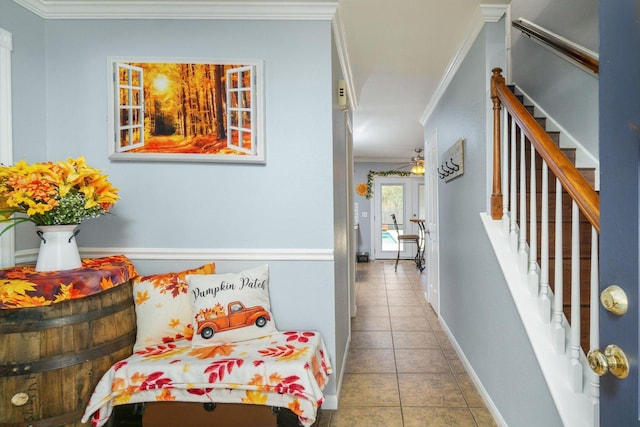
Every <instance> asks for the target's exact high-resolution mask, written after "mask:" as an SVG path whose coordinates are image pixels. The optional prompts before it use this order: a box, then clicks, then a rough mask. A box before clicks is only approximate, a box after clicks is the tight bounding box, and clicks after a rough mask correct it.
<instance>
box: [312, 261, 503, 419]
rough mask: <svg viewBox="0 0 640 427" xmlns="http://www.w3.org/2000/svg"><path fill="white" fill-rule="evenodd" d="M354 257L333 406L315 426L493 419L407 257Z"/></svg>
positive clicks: (321, 416)
mask: <svg viewBox="0 0 640 427" xmlns="http://www.w3.org/2000/svg"><path fill="white" fill-rule="evenodd" d="M394 263H395V260H394V261H370V262H368V263H358V264H357V277H356V281H357V282H358V284H359V291H358V295H357V306H358V310H357V316H356V317H355V318H353V319H352V323H351V347H350V351H349V356H348V360H347V366H346V371H345V375H344V380H343V385H342V392H341V395H340V402H339V409H338V410H337V411H329V410H321V411H320V417H319V420H318V425H319V427H360V426H362V427H376V426H381V427H427V426H429V427H431V426H438V427H440V426H446V427H454V426H464V427H489V426H496V424H495V422H494V420H493V418H492V416H491V414H490V412H489V411H488V410H487V408H486V406H485V404H484V402H483V400H482V398H481V397H480V395H479V394H478V392H477V391H476V389H475V387H474V385H473V382H472V381H471V379H470V378H469V376H468V374H467V373H466V371H465V369H464V366H463V365H462V363H461V362H460V360H459V358H458V356H457V354H456V352H455V350H454V349H453V347H452V346H451V343H450V342H449V340H448V338H447V335H446V333H445V332H444V331H443V330H442V328H441V326H440V324H439V322H438V319H437V316H436V314H435V312H434V311H433V309H432V308H431V306H430V305H429V304H428V303H427V302H426V300H425V298H424V296H423V295H424V294H423V282H424V281H425V280H426V278H425V274H424V273H423V274H420V272H419V271H418V270H417V269H416V268H415V264H413V263H412V262H410V261H401V262H400V265H398V272H397V273H396V272H394Z"/></svg>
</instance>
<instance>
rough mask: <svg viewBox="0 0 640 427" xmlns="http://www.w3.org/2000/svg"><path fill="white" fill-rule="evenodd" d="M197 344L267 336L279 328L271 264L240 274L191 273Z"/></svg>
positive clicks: (205, 344) (193, 344)
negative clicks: (273, 304)
mask: <svg viewBox="0 0 640 427" xmlns="http://www.w3.org/2000/svg"><path fill="white" fill-rule="evenodd" d="M187 283H188V284H189V295H190V297H191V302H192V304H193V340H192V341H191V345H192V346H194V347H204V346H210V345H220V344H225V343H228V342H237V341H245V340H250V339H254V338H260V337H264V336H266V335H271V334H274V333H276V332H278V331H277V330H276V325H275V321H274V319H273V315H272V314H271V304H270V303H269V266H268V265H266V264H265V265H262V266H260V267H256V268H253V269H249V270H245V271H242V272H240V273H238V274H215V275H200V276H196V275H188V276H187Z"/></svg>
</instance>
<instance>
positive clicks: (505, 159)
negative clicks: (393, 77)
mask: <svg viewBox="0 0 640 427" xmlns="http://www.w3.org/2000/svg"><path fill="white" fill-rule="evenodd" d="M500 72H501V70H500V69H494V70H493V76H492V78H491V99H492V102H493V112H494V132H493V135H494V143H493V149H494V153H493V163H494V171H493V191H492V195H491V218H492V220H493V221H491V222H492V223H493V225H492V224H489V223H488V222H489V221H485V227H486V229H487V232H488V233H489V235H490V236H489V237H490V239H491V241H492V245H493V246H494V250H495V251H496V254H497V256H498V260H499V262H500V264H501V266H502V269H503V271H504V272H505V278H506V279H507V283H508V284H509V288H510V290H511V293H512V295H513V297H514V302H515V303H516V306H517V308H518V310H519V312H520V314H521V317H522V321H523V323H524V325H525V329H526V330H527V333H528V334H529V338H530V340H531V343H532V346H533V348H534V351H535V353H536V357H537V358H538V361H539V363H540V366H541V369H542V372H543V375H544V376H545V379H546V381H547V384H548V386H549V389H550V391H551V394H552V395H553V397H554V401H555V402H556V405H557V408H558V412H559V413H560V416H561V418H562V420H563V423H564V425H565V426H595V425H598V414H599V377H598V376H596V375H595V374H593V373H592V371H591V370H590V368H589V366H588V363H587V358H586V356H585V354H586V353H587V352H588V351H589V349H591V348H598V347H599V342H598V321H599V319H598V305H597V289H598V233H599V218H600V210H599V196H598V193H597V192H596V191H595V178H596V173H595V169H594V168H577V167H576V157H577V153H576V150H575V149H574V148H572V149H567V148H561V147H560V135H559V133H558V132H547V131H546V127H547V123H546V119H545V118H541V117H534V114H535V112H536V111H535V110H536V109H535V108H533V107H532V106H527V107H525V106H524V105H523V101H524V98H523V97H522V96H520V95H516V93H517V89H515V88H513V87H511V88H509V87H507V86H506V85H505V82H504V78H502V76H501V75H500ZM503 125H504V126H503ZM503 189H504V191H503ZM496 226H498V227H497V228H496ZM496 230H498V231H496Z"/></svg>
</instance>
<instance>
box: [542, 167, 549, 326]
mask: <svg viewBox="0 0 640 427" xmlns="http://www.w3.org/2000/svg"><path fill="white" fill-rule="evenodd" d="M541 192H542V206H541V212H540V215H541V218H540V222H541V223H540V227H541V233H540V239H541V242H540V245H541V246H540V317H541V318H542V320H543V321H544V322H545V323H549V322H550V321H551V297H550V296H549V294H550V287H549V170H548V166H547V162H545V161H544V160H542V188H541Z"/></svg>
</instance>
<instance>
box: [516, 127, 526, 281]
mask: <svg viewBox="0 0 640 427" xmlns="http://www.w3.org/2000/svg"><path fill="white" fill-rule="evenodd" d="M524 141H525V137H524V132H522V131H521V132H520V221H519V222H518V226H519V227H520V239H519V241H518V253H519V254H520V270H521V271H527V260H528V256H527V161H526V156H525V152H524V148H525V143H524Z"/></svg>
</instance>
